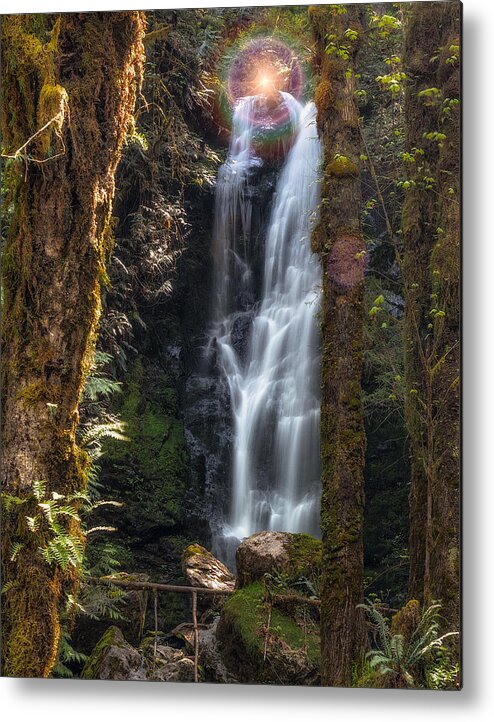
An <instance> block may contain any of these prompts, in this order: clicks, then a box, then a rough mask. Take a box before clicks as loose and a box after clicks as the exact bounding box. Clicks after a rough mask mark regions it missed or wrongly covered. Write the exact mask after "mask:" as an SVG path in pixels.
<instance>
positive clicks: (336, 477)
mask: <svg viewBox="0 0 494 722" xmlns="http://www.w3.org/2000/svg"><path fill="white" fill-rule="evenodd" d="M340 7H341V6H333V7H331V6H328V7H322V6H314V7H312V8H311V11H310V15H311V19H312V24H313V27H314V32H315V36H316V43H317V50H318V55H319V62H320V69H319V70H320V81H319V85H318V86H317V89H316V95H315V97H316V105H317V111H318V116H317V117H318V127H319V130H320V133H321V138H322V142H323V146H324V161H323V162H324V174H323V183H322V192H321V215H320V222H319V224H318V226H317V228H316V229H315V231H314V235H313V248H314V251H315V252H317V253H318V254H319V256H320V258H321V262H322V267H323V300H322V344H323V347H322V382H321V384H322V385H321V388H322V395H321V455H322V499H321V528H322V539H323V563H322V581H321V665H322V670H321V672H322V683H323V684H325V685H338V686H348V685H350V684H351V677H352V666H353V663H354V662H355V661H356V660H357V659H358V657H359V655H360V652H361V649H362V645H363V639H364V635H363V619H362V613H361V610H358V609H357V608H356V607H357V605H358V604H359V602H361V601H362V597H363V540H362V526H363V509H364V490H363V466H364V452H365V434H364V426H363V412H362V389H361V376H362V344H363V338H362V336H363V322H364V256H365V244H364V239H363V235H362V229H361V221H360V213H361V189H360V177H359V162H360V153H361V150H360V146H361V138H360V130H359V117H358V109H357V105H356V101H355V92H354V91H355V76H354V68H355V57H356V53H357V50H358V46H359V42H360V40H361V37H362V27H361V24H360V8H358V6H351V5H350V6H346V9H345V12H343V13H341V12H339V10H338V9H339V8H340ZM348 30H350V31H355V33H356V34H355V33H352V32H349V33H348V32H346V31H348ZM345 33H346V34H345ZM328 49H329V52H328Z"/></svg>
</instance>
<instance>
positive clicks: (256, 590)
mask: <svg viewBox="0 0 494 722" xmlns="http://www.w3.org/2000/svg"><path fill="white" fill-rule="evenodd" d="M216 637H217V641H218V645H219V649H220V650H221V659H222V662H223V665H224V668H225V669H226V670H227V671H228V672H229V673H232V674H234V675H235V677H236V679H237V680H238V681H239V682H243V683H251V684H252V683H257V684H277V685H307V686H315V685H319V684H320V672H319V659H320V652H319V647H320V636H319V623H318V621H317V620H314V619H313V618H312V617H311V615H310V614H308V615H306V616H305V617H304V612H303V609H302V608H300V609H299V610H298V611H297V612H294V613H293V614H288V613H286V612H285V611H282V610H280V609H279V608H277V607H275V606H272V607H270V606H269V605H268V604H267V603H266V601H265V595H264V587H263V585H262V584H261V583H260V582H254V583H253V584H250V585H248V586H247V587H244V588H243V589H239V590H237V591H236V592H235V593H234V594H232V595H231V596H230V597H228V599H227V600H226V602H225V605H224V607H223V610H222V612H221V617H220V620H219V623H218V627H217V631H216ZM216 668H217V666H216Z"/></svg>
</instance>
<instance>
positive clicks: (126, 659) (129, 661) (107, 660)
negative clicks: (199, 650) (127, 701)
mask: <svg viewBox="0 0 494 722" xmlns="http://www.w3.org/2000/svg"><path fill="white" fill-rule="evenodd" d="M81 676H82V678H83V679H113V680H159V681H161V682H193V681H194V662H193V661H192V659H190V657H187V656H186V655H185V654H184V653H183V652H182V651H181V650H180V649H175V648H173V647H169V646H167V645H164V644H157V645H156V655H155V654H154V638H153V637H147V638H146V639H145V640H144V642H143V643H142V646H141V648H140V649H135V648H134V647H132V646H131V645H130V644H129V643H128V642H127V641H126V639H125V638H124V636H123V634H122V632H121V631H120V629H118V627H110V628H109V629H107V631H106V632H105V633H104V635H103V637H102V638H101V639H100V641H99V642H98V644H97V645H96V647H95V648H94V650H93V652H92V653H91V655H90V657H89V658H88V660H87V661H86V664H85V665H84V669H83V671H82V675H81Z"/></svg>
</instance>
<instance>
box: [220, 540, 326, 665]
mask: <svg viewBox="0 0 494 722" xmlns="http://www.w3.org/2000/svg"><path fill="white" fill-rule="evenodd" d="M301 536H303V535H301ZM223 614H224V618H225V621H226V623H227V625H228V626H229V627H230V628H231V629H234V630H235V633H236V635H238V636H239V637H240V639H241V642H242V644H243V646H244V647H245V649H246V651H247V652H248V654H249V656H250V657H251V660H252V662H253V663H254V665H255V666H257V667H259V669H261V668H262V667H263V665H264V664H265V663H264V660H263V657H264V645H265V637H264V634H263V629H264V628H265V625H266V622H267V618H268V607H267V605H266V603H265V601H264V588H263V585H262V584H261V582H254V583H253V584H250V585H249V586H247V587H244V588H243V589H240V590H239V591H237V592H235V594H232V596H231V597H229V598H228V599H227V601H226V603H225V607H224V610H223ZM269 632H270V636H271V637H272V638H273V639H275V640H276V639H278V640H281V641H282V642H283V643H284V644H286V645H288V646H289V647H290V649H292V650H303V648H304V643H305V636H304V630H303V629H302V627H300V626H299V625H298V624H297V623H296V621H295V620H294V619H292V618H291V617H289V616H288V615H286V614H283V613H282V612H281V611H280V610H278V609H276V608H273V609H272V611H271V622H270V627H269ZM307 657H308V659H309V661H310V662H311V663H312V664H313V665H314V666H318V665H319V633H318V630H316V629H313V628H312V629H310V630H309V631H308V633H307Z"/></svg>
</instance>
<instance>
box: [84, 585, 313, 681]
mask: <svg viewBox="0 0 494 722" xmlns="http://www.w3.org/2000/svg"><path fill="white" fill-rule="evenodd" d="M90 581H93V582H96V583H99V584H108V585H110V584H112V585H114V586H116V587H121V588H123V589H129V590H136V591H152V592H153V611H154V656H155V657H156V648H157V644H158V592H171V593H176V594H190V595H191V597H192V628H193V633H194V681H195V682H199V627H198V625H197V596H198V595H202V596H209V597H216V596H226V595H229V594H233V593H234V592H235V591H236V590H235V589H210V588H209V587H188V586H184V585H181V584H160V583H159V582H132V581H130V580H127V579H115V578H113V577H90ZM271 601H272V603H273V602H274V603H277V602H278V603H282V604H304V605H305V604H306V605H308V606H312V607H320V606H321V600H320V599H313V598H310V597H303V596H300V595H298V594H272V595H271ZM268 626H269V625H268ZM266 644H267V636H266ZM265 655H266V649H265Z"/></svg>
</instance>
